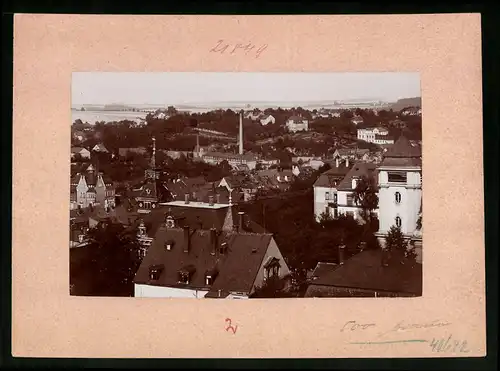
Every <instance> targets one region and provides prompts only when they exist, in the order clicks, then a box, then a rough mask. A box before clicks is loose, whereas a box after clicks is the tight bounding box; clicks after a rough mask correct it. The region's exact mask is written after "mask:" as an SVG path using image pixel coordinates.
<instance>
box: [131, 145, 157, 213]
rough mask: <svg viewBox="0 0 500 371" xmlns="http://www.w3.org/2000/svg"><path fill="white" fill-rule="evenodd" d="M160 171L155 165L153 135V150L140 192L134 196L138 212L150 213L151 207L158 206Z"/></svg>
mask: <svg viewBox="0 0 500 371" xmlns="http://www.w3.org/2000/svg"><path fill="white" fill-rule="evenodd" d="M160 173H161V169H160V168H159V167H157V166H156V138H155V137H153V152H152V155H151V162H150V168H149V169H146V171H145V174H144V177H145V183H144V185H143V186H142V188H141V192H140V193H139V195H138V196H137V197H136V201H137V205H138V209H137V212H138V213H142V214H145V213H150V212H151V210H152V209H155V208H156V207H158V201H159V194H158V183H159V179H160Z"/></svg>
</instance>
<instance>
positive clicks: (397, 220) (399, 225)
mask: <svg viewBox="0 0 500 371" xmlns="http://www.w3.org/2000/svg"><path fill="white" fill-rule="evenodd" d="M396 227H398V228H401V218H400V217H399V216H397V217H396Z"/></svg>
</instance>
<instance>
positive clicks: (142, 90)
mask: <svg viewBox="0 0 500 371" xmlns="http://www.w3.org/2000/svg"><path fill="white" fill-rule="evenodd" d="M71 88H72V105H73V106H74V105H80V104H111V103H118V104H162V105H163V104H165V105H169V104H172V105H174V104H189V103H198V104H200V103H201V104H206V103H210V102H287V101H290V102H297V103H300V102H311V101H333V100H355V99H367V100H382V101H396V100H398V99H401V98H411V97H419V96H420V74H419V73H411V72H403V73H402V72H380V73H366V72H360V73H304V72H297V73H259V72H249V73H245V72H234V73H233V72H133V73H129V72H74V73H73V76H72V87H71Z"/></svg>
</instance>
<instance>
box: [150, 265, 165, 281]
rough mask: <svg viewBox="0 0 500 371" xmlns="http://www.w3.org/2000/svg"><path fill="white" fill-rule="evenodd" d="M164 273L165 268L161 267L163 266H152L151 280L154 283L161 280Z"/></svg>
mask: <svg viewBox="0 0 500 371" xmlns="http://www.w3.org/2000/svg"><path fill="white" fill-rule="evenodd" d="M162 271H163V267H161V266H152V267H150V268H149V278H150V279H151V280H152V281H157V280H159V279H160V275H161V272H162Z"/></svg>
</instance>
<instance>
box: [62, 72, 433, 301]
mask: <svg viewBox="0 0 500 371" xmlns="http://www.w3.org/2000/svg"><path fill="white" fill-rule="evenodd" d="M71 94H72V97H71V143H69V146H68V150H69V151H70V154H69V156H70V161H71V174H68V175H69V177H70V184H69V187H70V192H69V196H70V206H69V208H70V210H69V223H70V236H69V248H70V262H69V274H70V277H69V292H70V294H71V295H74V296H101V297H102V296H105V297H148V298H153V297H154V298H197V299H203V298H204V299H259V298H260V299H266V298H311V297H317V298H342V297H344V298H345V297H366V298H377V297H419V296H422V254H423V253H422V249H423V231H422V214H423V210H422V145H423V144H422V104H421V86H420V74H419V73H410V72H377V73H368V72H359V73H358V72H336V73H305V72H294V73H284V72H280V73H264V72H262V73H260V72H259V73H257V72H251V73H250V72H164V73H163V72H162V73H160V72H155V73H152V72H130V73H129V72H127V73H125V72H78V73H75V72H73V74H72V86H71Z"/></svg>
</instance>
